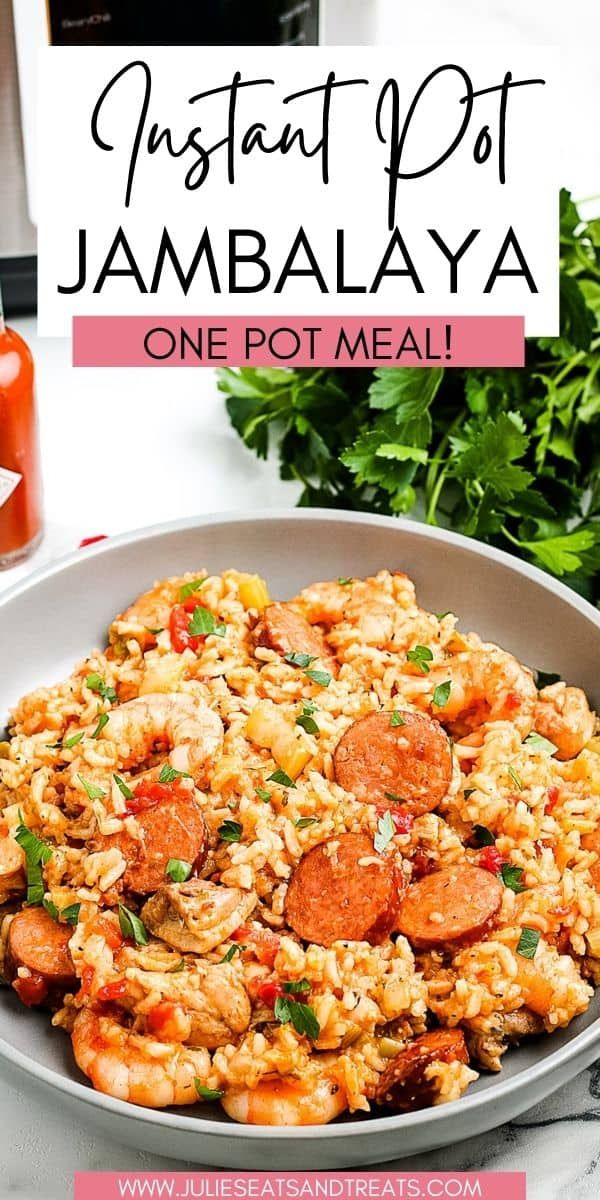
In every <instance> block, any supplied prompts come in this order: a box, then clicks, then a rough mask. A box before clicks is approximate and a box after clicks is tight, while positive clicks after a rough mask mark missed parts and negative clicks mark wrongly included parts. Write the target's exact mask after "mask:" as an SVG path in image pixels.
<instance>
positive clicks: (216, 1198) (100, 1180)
mask: <svg viewBox="0 0 600 1200" xmlns="http://www.w3.org/2000/svg"><path fill="white" fill-rule="evenodd" d="M75 1200H525V1175H524V1174H523V1173H520V1172H468V1173H447V1172H441V1171H438V1172H414V1173H412V1174H408V1173H406V1174H399V1173H396V1172H393V1173H392V1172H386V1173H384V1172H370V1173H363V1172H352V1173H340V1172H336V1173H335V1174H329V1173H326V1172H310V1173H305V1174H302V1173H301V1174H291V1173H280V1174H270V1173H262V1172H247V1173H245V1174H237V1173H233V1172H232V1173H226V1172H222V1173H221V1172H219V1173H218V1174H217V1173H213V1172H209V1173H188V1172H184V1171H178V1172H174V1173H170V1172H166V1171H165V1172H128V1173H115V1172H99V1171H96V1172H84V1173H81V1174H78V1175H76V1176H75Z"/></svg>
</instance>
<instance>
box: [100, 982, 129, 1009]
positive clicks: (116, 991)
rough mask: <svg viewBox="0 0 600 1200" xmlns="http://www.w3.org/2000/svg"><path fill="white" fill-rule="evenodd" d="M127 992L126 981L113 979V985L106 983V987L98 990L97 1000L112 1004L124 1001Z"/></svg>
mask: <svg viewBox="0 0 600 1200" xmlns="http://www.w3.org/2000/svg"><path fill="white" fill-rule="evenodd" d="M126 992H127V980H126V979H113V981H112V983H106V984H105V985H104V987H101V988H98V991H97V992H96V999H97V1000H99V1001H100V1002H101V1003H106V1004H111V1003H112V1002H113V1001H115V1000H122V999H123V997H124V995H125V994H126Z"/></svg>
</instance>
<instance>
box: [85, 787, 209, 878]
mask: <svg viewBox="0 0 600 1200" xmlns="http://www.w3.org/2000/svg"><path fill="white" fill-rule="evenodd" d="M135 819H136V822H137V824H138V827H139V830H140V835H141V837H140V840H138V839H137V838H135V837H133V836H132V835H131V834H130V833H128V832H127V830H126V829H124V830H123V831H122V832H121V833H113V834H110V835H107V836H106V837H104V838H102V840H101V844H100V845H99V846H98V848H99V849H100V848H101V849H109V848H110V847H112V846H117V847H118V849H119V850H120V851H121V853H122V854H123V856H124V858H126V859H127V864H128V865H127V870H126V871H125V873H124V875H123V876H122V879H123V884H124V886H125V887H126V888H127V890H128V891H130V892H139V893H140V894H141V895H147V894H148V893H150V892H156V891H157V890H158V888H159V887H160V886H161V885H162V884H163V883H164V882H165V872H166V869H167V863H168V861H169V859H170V858H180V859H183V861H184V862H188V863H192V864H197V865H199V864H201V863H202V862H203V861H204V857H205V855H206V849H207V833H206V826H205V824H204V820H203V817H202V813H201V812H200V809H199V808H198V805H197V804H196V803H195V801H194V800H193V799H192V798H191V797H189V798H188V797H187V796H185V795H181V794H180V795H176V794H175V795H173V798H172V799H169V800H163V801H162V802H161V803H160V804H158V805H156V806H155V807H154V808H147V809H145V810H142V811H141V812H137V813H136V814H135Z"/></svg>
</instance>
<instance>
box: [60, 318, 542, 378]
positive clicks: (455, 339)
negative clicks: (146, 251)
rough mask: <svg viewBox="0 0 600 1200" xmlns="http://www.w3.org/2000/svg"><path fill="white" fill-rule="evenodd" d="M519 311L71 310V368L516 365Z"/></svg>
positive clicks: (521, 355)
mask: <svg viewBox="0 0 600 1200" xmlns="http://www.w3.org/2000/svg"><path fill="white" fill-rule="evenodd" d="M524 362H525V341H524V320H523V318H522V317H74V318H73V366H74V367H218V366H221V367H224V366H230V367H244V366H253V367H275V366H277V367H333V366H338V367H382V366H388V367H394V366H395V367H399V366H402V367H433V366H448V367H522V366H524Z"/></svg>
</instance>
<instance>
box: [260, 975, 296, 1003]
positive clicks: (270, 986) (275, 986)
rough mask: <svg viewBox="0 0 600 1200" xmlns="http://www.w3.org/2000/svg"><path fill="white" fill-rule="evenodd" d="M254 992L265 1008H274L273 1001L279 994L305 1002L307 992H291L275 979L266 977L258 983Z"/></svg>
mask: <svg viewBox="0 0 600 1200" xmlns="http://www.w3.org/2000/svg"><path fill="white" fill-rule="evenodd" d="M256 994H257V996H258V998H259V1000H262V1002H263V1004H266V1006H267V1008H275V1001H276V1000H278V999H279V997H280V996H286V997H287V998H288V999H289V1000H300V1001H301V1002H302V1003H306V998H307V995H308V993H307V992H302V991H300V992H292V991H290V990H289V988H284V987H283V986H282V984H281V983H279V982H278V980H276V979H267V980H266V982H265V983H260V984H259V985H258V988H257V989H256Z"/></svg>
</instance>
